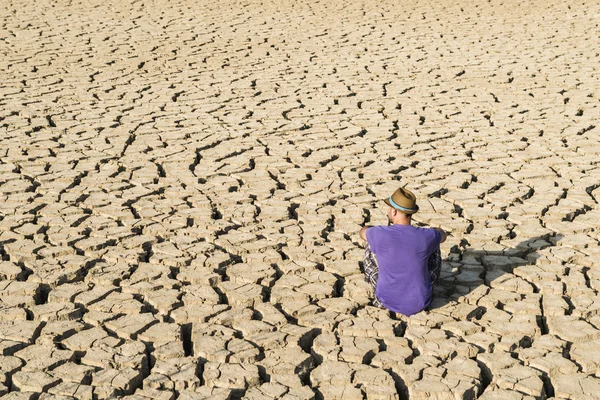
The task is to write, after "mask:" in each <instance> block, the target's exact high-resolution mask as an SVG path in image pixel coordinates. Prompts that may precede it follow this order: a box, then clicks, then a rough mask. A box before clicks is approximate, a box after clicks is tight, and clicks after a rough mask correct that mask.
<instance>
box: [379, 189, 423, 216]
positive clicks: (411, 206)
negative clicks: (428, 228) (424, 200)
mask: <svg viewBox="0 0 600 400" xmlns="http://www.w3.org/2000/svg"><path fill="white" fill-rule="evenodd" d="M383 201H384V202H385V204H387V205H388V212H387V217H388V220H389V221H390V222H391V223H392V224H408V225H410V222H411V215H412V214H414V213H416V212H417V211H419V206H417V198H416V196H415V195H414V194H413V192H411V191H410V190H408V189H405V188H398V189H396V191H395V192H394V193H392V195H391V196H390V197H388V198H387V199H384V200H383Z"/></svg>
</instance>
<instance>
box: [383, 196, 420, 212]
mask: <svg viewBox="0 0 600 400" xmlns="http://www.w3.org/2000/svg"><path fill="white" fill-rule="evenodd" d="M388 200H389V201H390V204H391V205H392V207H394V208H396V209H398V210H402V211H416V210H417V208H416V207H415V208H406V207H402V206H401V205H399V204H396V202H395V201H394V199H392V196H390V198H389V199H388Z"/></svg>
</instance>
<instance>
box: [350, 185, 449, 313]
mask: <svg viewBox="0 0 600 400" xmlns="http://www.w3.org/2000/svg"><path fill="white" fill-rule="evenodd" d="M384 202H385V203H386V204H387V205H388V210H387V217H388V219H389V222H390V225H389V226H365V227H363V228H362V229H361V230H360V237H361V238H362V239H363V240H366V241H367V245H366V247H365V261H364V272H365V280H366V281H367V282H369V283H370V284H371V285H372V286H373V289H374V290H375V299H374V300H373V304H374V305H376V306H379V307H385V308H387V309H388V310H391V311H394V312H397V313H400V314H404V315H413V314H416V313H418V312H420V311H422V310H424V309H425V308H426V307H427V306H428V305H429V303H430V302H431V298H432V294H433V285H434V284H435V283H437V280H438V278H439V275H440V270H441V267H442V257H441V253H440V243H442V242H444V241H445V240H446V232H444V231H443V230H441V229H438V228H417V227H414V226H412V225H411V222H412V214H414V213H416V212H417V211H419V207H418V206H417V202H416V197H415V195H414V194H413V193H412V192H411V191H409V190H407V189H404V188H399V189H398V190H396V191H395V192H394V193H393V194H392V195H391V196H390V197H389V198H387V199H385V200H384Z"/></svg>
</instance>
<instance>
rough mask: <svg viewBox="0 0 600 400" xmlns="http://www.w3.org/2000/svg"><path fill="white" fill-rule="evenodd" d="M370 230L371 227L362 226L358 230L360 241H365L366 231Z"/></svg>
mask: <svg viewBox="0 0 600 400" xmlns="http://www.w3.org/2000/svg"><path fill="white" fill-rule="evenodd" d="M369 228H372V226H371V225H367V226H363V227H362V228H361V230H360V238H361V239H362V240H367V229H369Z"/></svg>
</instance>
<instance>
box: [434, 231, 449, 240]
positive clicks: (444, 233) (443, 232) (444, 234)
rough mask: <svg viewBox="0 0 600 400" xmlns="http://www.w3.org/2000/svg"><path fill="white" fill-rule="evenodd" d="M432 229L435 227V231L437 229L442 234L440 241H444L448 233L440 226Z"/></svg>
mask: <svg viewBox="0 0 600 400" xmlns="http://www.w3.org/2000/svg"><path fill="white" fill-rule="evenodd" d="M433 229H435V230H436V231H438V232H439V233H441V234H442V240H441V241H440V243H444V242H445V241H446V238H447V237H448V234H447V233H446V231H444V230H443V229H441V228H433Z"/></svg>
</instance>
